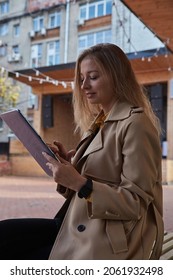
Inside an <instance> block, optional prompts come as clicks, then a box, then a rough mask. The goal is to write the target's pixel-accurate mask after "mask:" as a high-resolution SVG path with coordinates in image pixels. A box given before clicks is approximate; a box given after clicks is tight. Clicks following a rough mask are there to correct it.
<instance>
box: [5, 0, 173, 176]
mask: <svg viewBox="0 0 173 280" xmlns="http://www.w3.org/2000/svg"><path fill="white" fill-rule="evenodd" d="M141 34H142V40H141ZM99 42H112V43H115V44H117V45H119V46H120V47H121V48H122V49H123V50H124V51H125V52H126V53H134V54H138V53H139V52H142V51H147V50H150V49H152V50H153V52H152V54H153V55H154V54H155V53H156V54H157V51H159V50H160V49H161V48H162V47H163V46H164V45H163V44H162V43H161V42H160V41H159V40H158V39H157V36H155V34H152V33H151V32H150V31H149V30H148V29H147V28H146V27H145V26H144V25H143V24H142V23H141V22H140V21H139V19H137V18H136V17H135V16H134V15H133V14H132V13H131V12H130V11H129V10H128V9H127V8H126V7H125V6H124V5H123V4H122V3H121V1H120V0H81V1H78V0H74V1H73V0H71V1H70V0H41V1H39V0H23V1H18V0H0V66H1V67H4V68H5V69H6V70H7V72H8V71H9V72H11V71H19V73H23V75H24V76H26V79H27V81H26V80H24V81H22V82H23V83H20V86H21V94H20V100H19V102H18V105H17V107H18V108H19V109H21V110H22V111H23V112H24V114H25V115H26V116H27V118H28V119H29V120H30V121H31V122H33V125H34V127H35V128H36V129H37V131H38V132H39V134H41V136H42V137H43V138H44V139H46V141H52V140H53V139H54V138H56V139H59V140H61V141H62V142H63V143H64V144H65V145H66V146H67V148H72V147H73V146H74V145H75V144H76V143H77V141H78V137H77V136H76V137H72V136H73V128H74V126H73V114H72V108H71V97H72V87H68V88H66V84H67V83H71V82H72V79H73V71H72V72H70V73H71V74H70V76H68V74H67V73H68V69H69V68H72V69H74V63H75V60H76V58H77V56H78V54H79V53H80V51H82V50H83V49H85V48H86V47H89V46H91V45H94V44H96V43H99ZM64 68H65V70H64V71H63V70H62V71H61V69H64ZM38 69H39V71H38ZM45 69H49V70H50V71H55V69H59V74H58V75H60V76H59V77H57V78H56V79H57V80H58V81H60V82H61V83H62V86H61V88H60V85H59V86H57V87H55V86H54V89H52V88H51V87H50V86H49V88H48V89H46V87H45V85H44V83H43V84H42V80H44V79H49V74H48V73H49V71H47V72H46V74H44V73H45V72H44V70H45ZM20 70H22V71H23V72H22V71H20ZM31 70H32V72H34V71H35V77H37V80H35V81H34V82H33V83H32V77H31V76H30V72H31ZM60 72H62V73H63V75H64V76H62V73H60ZM40 73H41V74H40ZM37 74H38V76H37ZM29 79H30V80H31V81H29V82H28V80H29ZM16 80H18V79H17V78H15V80H14V82H16ZM19 80H22V77H21V79H19ZM30 82H31V83H30ZM63 83H64V84H63ZM146 84H147V86H148V90H149V97H150V99H151V102H152V104H153V106H154V107H155V109H156V111H157V114H158V116H159V118H160V120H161V122H162V127H163V129H164V134H163V136H162V139H161V141H162V143H163V157H167V90H168V89H167V83H166V82H163V83H160V82H159V83H157V82H156V83H154V84H153V81H151V84H149V83H148V82H147V83H146ZM28 85H30V86H28ZM33 93H34V95H33ZM34 101H35V103H34ZM34 106H35V107H34ZM33 108H34V109H33ZM45 116H48V118H45ZM0 125H1V128H0V142H1V143H2V142H4V141H6V142H7V143H9V137H8V139H7V137H6V140H4V137H5V136H6V135H7V133H6V130H5V128H4V127H3V125H4V124H2V123H1V124H0ZM67 128H68V129H67ZM4 135H5V136H4ZM2 139H3V141H2ZM72 139H73V140H72ZM11 140H13V141H11V143H12V144H11V148H10V149H11V150H10V154H11V162H12V172H13V174H19V173H20V174H27V175H28V174H31V175H37V174H42V173H41V171H40V170H39V168H34V170H32V171H31V169H30V168H29V165H30V164H31V162H32V159H28V155H27V153H26V151H25V150H24V149H23V147H21V145H20V144H19V143H18V142H16V141H14V140H15V137H13V138H12V139H11ZM18 151H20V152H18ZM17 153H21V154H22V155H23V156H24V154H26V158H27V160H26V159H25V162H26V165H25V167H24V166H23V165H21V164H20V155H19V157H16V154H17ZM13 154H15V157H13V156H12V155H13ZM14 162H16V163H17V165H15V164H14ZM27 162H28V164H27ZM32 164H33V163H32ZM17 166H18V167H17ZM28 170H29V171H28Z"/></svg>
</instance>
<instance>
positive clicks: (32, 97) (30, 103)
mask: <svg viewBox="0 0 173 280" xmlns="http://www.w3.org/2000/svg"><path fill="white" fill-rule="evenodd" d="M35 103H36V96H35V94H33V93H32V92H29V98H28V108H29V109H33V108H34V107H35Z"/></svg>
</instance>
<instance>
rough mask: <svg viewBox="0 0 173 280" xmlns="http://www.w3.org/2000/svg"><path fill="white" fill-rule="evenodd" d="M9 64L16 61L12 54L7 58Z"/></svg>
mask: <svg viewBox="0 0 173 280" xmlns="http://www.w3.org/2000/svg"><path fill="white" fill-rule="evenodd" d="M7 60H8V62H12V61H14V59H13V56H12V55H11V54H9V55H8V57H7Z"/></svg>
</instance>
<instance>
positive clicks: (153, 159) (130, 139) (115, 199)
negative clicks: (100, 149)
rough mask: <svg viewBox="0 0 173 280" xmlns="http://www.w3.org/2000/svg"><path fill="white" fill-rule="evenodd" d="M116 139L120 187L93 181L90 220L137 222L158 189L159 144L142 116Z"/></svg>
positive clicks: (159, 170) (146, 119) (135, 118)
mask: <svg viewBox="0 0 173 280" xmlns="http://www.w3.org/2000/svg"><path fill="white" fill-rule="evenodd" d="M119 135H120V138H119V141H121V145H122V150H121V154H122V158H123V164H122V170H121V175H120V184H118V185H109V186H108V185H107V184H104V183H99V182H96V181H93V193H92V202H91V203H89V202H88V214H89V216H90V218H102V219H115V220H137V219H140V217H141V215H142V213H143V211H144V210H145V209H146V208H147V207H148V205H149V204H150V202H151V201H153V200H154V199H155V188H156V187H161V186H160V184H161V175H160V174H161V168H160V166H161V147H160V141H159V137H158V133H157V131H156V130H155V128H154V127H153V125H152V124H151V123H150V121H149V119H148V118H147V117H146V116H145V114H137V116H136V114H134V116H131V118H130V120H129V122H126V124H125V125H124V126H123V129H122V131H121V132H120V133H119ZM115 152H116V151H115ZM158 199H160V198H158Z"/></svg>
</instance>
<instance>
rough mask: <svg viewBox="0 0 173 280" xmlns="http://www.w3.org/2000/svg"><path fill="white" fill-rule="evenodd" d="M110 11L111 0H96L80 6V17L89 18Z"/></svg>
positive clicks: (103, 14)
mask: <svg viewBox="0 0 173 280" xmlns="http://www.w3.org/2000/svg"><path fill="white" fill-rule="evenodd" d="M111 13H112V0H97V1H94V2H92V3H86V4H85V5H81V6H80V16H79V18H80V19H84V20H87V19H91V18H96V17H101V16H105V15H109V14H111Z"/></svg>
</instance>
